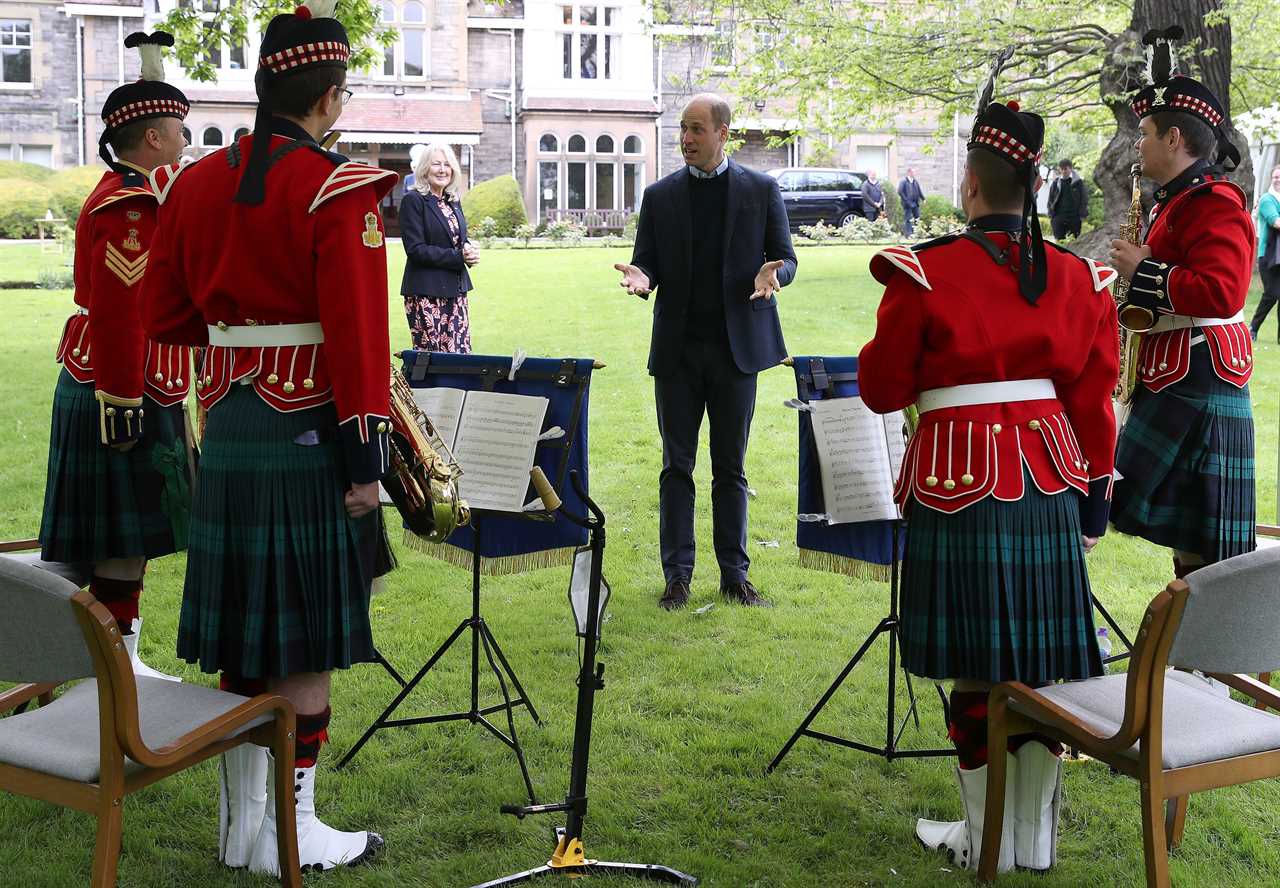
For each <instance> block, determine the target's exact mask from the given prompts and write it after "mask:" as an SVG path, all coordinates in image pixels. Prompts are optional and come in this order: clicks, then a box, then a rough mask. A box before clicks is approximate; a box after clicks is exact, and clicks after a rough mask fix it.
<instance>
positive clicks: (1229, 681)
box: [1207, 672, 1280, 712]
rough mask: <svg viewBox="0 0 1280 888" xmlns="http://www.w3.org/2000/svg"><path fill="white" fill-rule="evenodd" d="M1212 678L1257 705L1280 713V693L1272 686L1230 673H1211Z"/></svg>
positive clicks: (1247, 676) (1209, 674)
mask: <svg viewBox="0 0 1280 888" xmlns="http://www.w3.org/2000/svg"><path fill="white" fill-rule="evenodd" d="M1207 674H1208V676H1209V677H1210V678H1216V679H1217V680H1218V681H1220V682H1222V683H1223V684H1224V685H1226V686H1227V687H1229V688H1231V689H1232V690H1235V691H1239V692H1240V693H1242V694H1244V695H1245V696H1246V697H1248V698H1249V699H1251V700H1253V701H1254V702H1255V703H1261V704H1262V705H1263V706H1266V707H1268V708H1270V709H1274V710H1276V711H1277V712H1280V693H1277V692H1276V689H1275V688H1273V687H1271V686H1270V685H1265V684H1263V683H1262V682H1260V681H1258V680H1257V679H1256V678H1253V677H1252V676H1249V675H1236V674H1234V673H1229V672H1210V673H1207Z"/></svg>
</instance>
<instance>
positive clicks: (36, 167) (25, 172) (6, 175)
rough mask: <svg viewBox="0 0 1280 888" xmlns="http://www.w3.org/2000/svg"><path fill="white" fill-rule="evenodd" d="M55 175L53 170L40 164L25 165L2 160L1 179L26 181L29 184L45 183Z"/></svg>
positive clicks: (0, 163) (0, 167)
mask: <svg viewBox="0 0 1280 888" xmlns="http://www.w3.org/2000/svg"><path fill="white" fill-rule="evenodd" d="M52 175H53V170H51V169H49V168H48V167H43V166H40V164H38V163H23V162H22V161H20V160H0V179H26V180H27V181H28V182H45V181H48V179H49V177H50V176H52Z"/></svg>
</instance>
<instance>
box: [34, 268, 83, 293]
mask: <svg viewBox="0 0 1280 888" xmlns="http://www.w3.org/2000/svg"><path fill="white" fill-rule="evenodd" d="M36 279H37V281H38V282H39V284H40V289H42V290H70V289H73V288H74V287H75V279H74V276H73V274H72V271H71V268H70V267H68V266H66V265H59V266H58V267H56V268H42V269H40V271H39V273H38V274H37V275H36Z"/></svg>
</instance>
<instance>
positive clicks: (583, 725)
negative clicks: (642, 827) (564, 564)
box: [475, 466, 698, 888]
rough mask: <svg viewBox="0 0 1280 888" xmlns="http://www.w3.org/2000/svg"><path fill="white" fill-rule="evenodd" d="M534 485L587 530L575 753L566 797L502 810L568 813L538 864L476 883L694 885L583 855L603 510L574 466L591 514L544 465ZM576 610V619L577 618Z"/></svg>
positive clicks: (598, 671) (598, 667)
mask: <svg viewBox="0 0 1280 888" xmlns="http://www.w3.org/2000/svg"><path fill="white" fill-rule="evenodd" d="M530 475H531V476H532V478H533V487H534V489H535V490H536V491H537V492H538V495H539V496H540V497H541V498H542V503H543V505H544V506H545V508H546V510H547V511H548V512H558V513H559V514H560V515H562V516H564V518H565V519H567V520H569V521H572V522H573V523H574V524H577V525H578V526H579V527H583V528H586V529H587V530H589V531H590V532H591V542H590V550H591V574H590V581H589V584H588V591H587V613H586V626H585V628H580V629H579V635H581V636H582V665H581V668H580V671H579V672H578V707H577V717H576V719H575V721H574V728H573V757H572V759H571V762H570V766H569V794H568V795H567V796H565V800H564V801H563V802H561V803H558V804H552V805H503V806H502V808H501V810H502V813H503V814H511V815H513V816H515V817H517V818H520V819H521V820H523V819H524V818H525V817H528V816H530V815H532V814H551V813H558V812H560V811H564V812H566V814H567V815H568V816H567V818H566V822H565V825H564V826H563V827H557V828H556V847H555V850H554V851H553V852H552V854H551V859H550V860H548V861H547V862H546V863H545V864H543V865H542V866H539V867H535V868H533V869H530V870H525V871H524V872H520V873H515V874H514V875H510V876H503V877H502V878H500V879H494V880H493V881H491V882H485V883H484V884H482V885H476V886H475V888H498V886H505V885H515V884H519V883H522V882H532V881H534V880H535V879H538V878H541V877H542V876H547V875H556V874H558V875H562V876H565V877H566V878H577V877H579V876H584V875H588V874H592V873H598V874H604V873H616V874H620V875H627V876H633V877H636V878H640V879H648V880H650V881H654V882H665V883H666V884H669V885H684V886H687V888H693V886H695V885H697V884H698V880H697V878H695V877H694V876H690V875H688V874H686V873H682V872H679V871H677V870H674V869H671V868H670V867H666V866H661V865H658V864H649V863H619V862H611V861H602V860H591V859H588V858H587V856H586V852H585V850H584V848H583V844H582V827H583V822H584V821H585V820H586V816H587V763H588V760H589V758H590V756H591V720H592V714H593V711H594V708H595V697H596V691H598V690H602V689H603V688H604V664H603V663H597V662H596V646H597V643H598V642H599V637H600V584H601V576H602V566H603V562H604V542H605V536H604V512H602V511H600V507H599V506H597V505H596V503H595V501H594V500H592V499H591V497H589V496H588V495H587V491H586V488H585V486H584V485H583V483H582V479H581V478H579V476H578V473H577V472H576V471H574V472H570V473H569V481H570V483H572V484H573V489H574V491H575V492H576V493H577V494H578V496H579V497H581V498H582V501H583V503H585V504H586V507H587V509H588V510H589V512H590V514H589V515H586V516H582V515H576V514H574V513H573V512H571V511H569V510H568V509H566V508H564V505H563V503H562V502H561V501H560V497H559V496H557V495H556V492H555V489H554V488H552V486H551V484H550V482H548V481H547V478H546V476H545V475H544V474H543V473H542V470H541V469H540V468H538V467H537V466H534V467H533V470H532V471H531V472H530ZM576 616H577V615H576V614H575V618H576Z"/></svg>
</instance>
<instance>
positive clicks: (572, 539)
mask: <svg viewBox="0 0 1280 888" xmlns="http://www.w3.org/2000/svg"><path fill="white" fill-rule="evenodd" d="M401 358H402V359H403V360H404V376H405V379H407V380H408V381H409V385H410V386H411V387H413V388H426V387H433V388H439V387H446V388H459V389H466V390H468V391H470V390H477V389H480V390H485V391H494V392H503V393H506V394H513V395H535V396H542V397H544V398H547V399H548V400H549V401H550V403H549V404H548V406H547V415H546V418H545V419H544V420H543V424H542V427H543V429H544V430H546V429H550V428H553V427H555V426H559V427H560V428H562V429H564V436H563V437H560V438H555V439H552V440H548V441H540V442H539V443H538V448H537V452H536V453H535V456H534V463H535V465H538V466H540V467H541V468H542V471H543V472H544V473H545V474H546V476H547V478H548V479H550V481H551V484H552V486H553V487H555V489H556V491H557V493H559V494H560V498H561V499H562V500H563V501H564V502H565V503H566V504H567V506H568V508H569V509H571V510H573V511H576V512H577V513H579V514H583V513H585V511H586V506H585V505H584V504H583V502H582V500H581V499H580V498H579V497H578V495H577V494H576V493H575V492H574V490H573V486H572V485H570V484H568V483H566V482H567V478H568V475H569V472H570V471H571V470H577V472H578V474H579V475H580V476H581V478H582V482H583V485H584V487H585V485H586V484H587V480H588V477H589V473H588V461H587V453H588V451H587V407H588V402H589V400H590V398H589V394H590V386H591V371H592V368H593V366H594V363H595V362H594V360H593V359H592V358H564V359H560V358H526V359H525V361H524V363H522V364H521V365H520V366H519V367H518V368H517V370H516V374H515V375H516V378H515V379H514V380H512V379H511V356H510V355H507V356H501V355H456V354H446V353H443V352H417V351H406V352H403V353H402V355H401ZM534 498H535V497H534V494H533V493H532V492H530V493H529V495H528V499H530V500H532V499H534ZM405 543H406V545H409V546H411V547H412V548H415V549H418V550H419V551H422V552H426V553H427V554H429V555H434V556H435V557H437V558H441V559H443V560H445V561H448V562H450V563H451V564H456V565H457V566H459V567H466V568H470V567H471V566H472V553H473V551H474V548H475V533H474V532H473V530H472V528H470V527H460V528H458V529H457V530H455V531H454V532H453V534H452V535H451V536H450V537H449V539H448V541H447V542H445V543H444V544H443V545H436V544H431V543H426V542H423V541H422V540H421V539H419V538H418V537H416V536H414V535H413V534H412V533H409V532H408V531H405ZM586 544H587V531H586V529H584V528H581V527H578V526H577V525H575V524H573V523H572V522H569V521H537V520H532V519H531V518H530V517H529V516H521V515H515V514H509V513H504V512H485V514H484V530H483V533H482V534H481V550H480V559H481V571H482V572H483V573H485V574H487V575H490V576H492V575H497V574H511V573H521V572H523V571H527V570H537V569H539V568H543V567H554V566H557V565H562V564H570V563H572V561H573V553H574V551H575V550H576V549H578V548H580V547H582V546H585V545H586Z"/></svg>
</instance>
